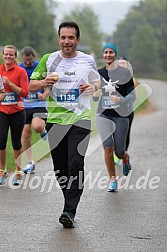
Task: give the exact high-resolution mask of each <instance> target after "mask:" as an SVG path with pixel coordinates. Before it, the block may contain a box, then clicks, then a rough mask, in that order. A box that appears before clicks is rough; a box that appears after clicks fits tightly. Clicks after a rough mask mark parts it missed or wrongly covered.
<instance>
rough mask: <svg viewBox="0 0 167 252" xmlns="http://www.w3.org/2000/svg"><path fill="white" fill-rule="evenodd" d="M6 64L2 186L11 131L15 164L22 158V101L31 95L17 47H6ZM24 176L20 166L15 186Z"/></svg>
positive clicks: (2, 68)
mask: <svg viewBox="0 0 167 252" xmlns="http://www.w3.org/2000/svg"><path fill="white" fill-rule="evenodd" d="M2 53H3V64H2V65H0V75H1V78H2V82H3V85H4V89H5V98H4V100H3V101H1V102H0V121H1V123H0V185H2V184H3V183H4V179H5V176H6V171H5V169H6V168H5V165H6V144H7V138H8V131H9V128H10V131H11V140H12V146H13V153H14V158H15V160H16V159H17V158H18V156H19V155H20V154H21V147H22V145H21V134H22V130H23V127H24V123H25V111H24V106H23V102H22V97H27V95H28V77H27V73H26V71H25V70H24V69H23V68H21V67H19V66H18V65H17V61H16V57H17V48H16V47H15V46H13V45H7V46H4V49H3V52H2ZM21 180H22V172H21V169H20V167H19V165H18V164H17V163H16V171H15V177H14V180H13V185H19V184H20V182H21Z"/></svg>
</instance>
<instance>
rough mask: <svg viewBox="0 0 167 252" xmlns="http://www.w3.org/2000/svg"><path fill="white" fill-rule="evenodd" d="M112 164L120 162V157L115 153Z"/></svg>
mask: <svg viewBox="0 0 167 252" xmlns="http://www.w3.org/2000/svg"><path fill="white" fill-rule="evenodd" d="M114 164H116V165H120V164H121V159H119V158H118V157H117V156H116V155H115V154H114Z"/></svg>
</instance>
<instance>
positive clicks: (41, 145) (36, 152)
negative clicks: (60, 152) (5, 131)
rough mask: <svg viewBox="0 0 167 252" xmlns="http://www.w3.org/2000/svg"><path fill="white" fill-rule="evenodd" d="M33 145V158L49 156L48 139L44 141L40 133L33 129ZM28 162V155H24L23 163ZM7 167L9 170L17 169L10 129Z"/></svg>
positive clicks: (35, 159)
mask: <svg viewBox="0 0 167 252" xmlns="http://www.w3.org/2000/svg"><path fill="white" fill-rule="evenodd" d="M31 139H32V145H33V151H32V153H33V160H34V161H38V160H40V159H42V158H44V157H48V156H49V155H50V154H48V153H49V146H48V141H43V140H42V139H41V137H40V134H37V133H36V132H35V131H32V138H31ZM26 162H27V160H26V155H23V158H22V165H25V164H26ZM6 167H7V170H8V171H9V172H10V171H14V170H15V160H14V156H13V148H12V143H11V137H10V131H9V135H8V142H7V160H6Z"/></svg>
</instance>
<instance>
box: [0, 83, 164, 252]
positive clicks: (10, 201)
mask: <svg viewBox="0 0 167 252" xmlns="http://www.w3.org/2000/svg"><path fill="white" fill-rule="evenodd" d="M145 83H147V84H148V85H149V86H150V87H151V88H152V95H151V101H152V102H153V103H154V106H155V107H156V108H157V109H156V110H155V111H152V112H151V113H145V114H144V115H140V116H136V117H135V119H134V122H133V126H132V135H131V145H130V149H129V153H130V157H131V163H132V167H133V170H132V173H131V175H130V176H129V177H128V178H129V180H126V181H125V177H122V168H121V166H118V167H117V174H118V176H120V180H119V181H120V183H119V191H118V193H109V192H107V186H108V183H107V182H106V179H107V171H106V168H105V165H104V159H103V149H102V146H101V145H100V146H99V139H98V137H97V138H96V139H94V138H93V139H92V140H91V144H90V149H89V151H88V155H87V157H86V162H85V169H86V176H87V180H86V182H85V189H84V193H83V195H82V198H81V202H80V204H79V207H78V211H77V218H76V227H75V229H70V230H69V229H64V228H63V227H62V225H61V224H60V223H59V222H58V218H59V216H60V214H61V212H62V207H63V199H62V194H61V191H60V189H59V188H58V186H57V184H56V182H55V180H52V179H50V180H48V181H47V183H46V186H45V179H44V177H43V176H45V175H46V174H47V172H50V173H52V172H51V171H52V170H53V166H52V162H51V159H50V158H47V159H44V160H42V161H40V162H38V163H37V165H36V173H35V174H34V175H31V176H30V177H29V179H28V177H27V180H26V178H24V183H23V185H22V187H21V188H18V189H12V188H11V185H10V178H11V175H10V176H9V179H8V180H6V183H5V185H3V186H1V187H0V209H1V217H0V228H1V238H0V251H8V252H16V251H17V252H26V251H32V252H38V251H40V252H66V251H67V252H79V251H80V252H85V251H86V252H101V251H104V252H166V251H167V242H166V237H167V225H166V219H167V210H166V209H167V196H166V177H167V166H166V164H167V155H166V154H167V145H166V143H167V127H166V125H167V116H166V111H167V102H166V97H167V83H165V82H160V81H151V80H149V81H148V80H146V81H145ZM91 152H92V153H91ZM90 153H91V154H90ZM48 175H49V174H48ZM91 179H92V180H91ZM52 182H53V184H52ZM93 183H94V184H93Z"/></svg>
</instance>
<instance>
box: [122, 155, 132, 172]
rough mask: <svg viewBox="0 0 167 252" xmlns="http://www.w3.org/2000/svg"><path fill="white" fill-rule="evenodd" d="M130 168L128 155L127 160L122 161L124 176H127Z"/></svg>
mask: <svg viewBox="0 0 167 252" xmlns="http://www.w3.org/2000/svg"><path fill="white" fill-rule="evenodd" d="M131 169H132V167H131V164H130V162H129V157H128V161H126V163H125V162H123V175H124V176H128V174H129V171H130V170H131Z"/></svg>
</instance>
